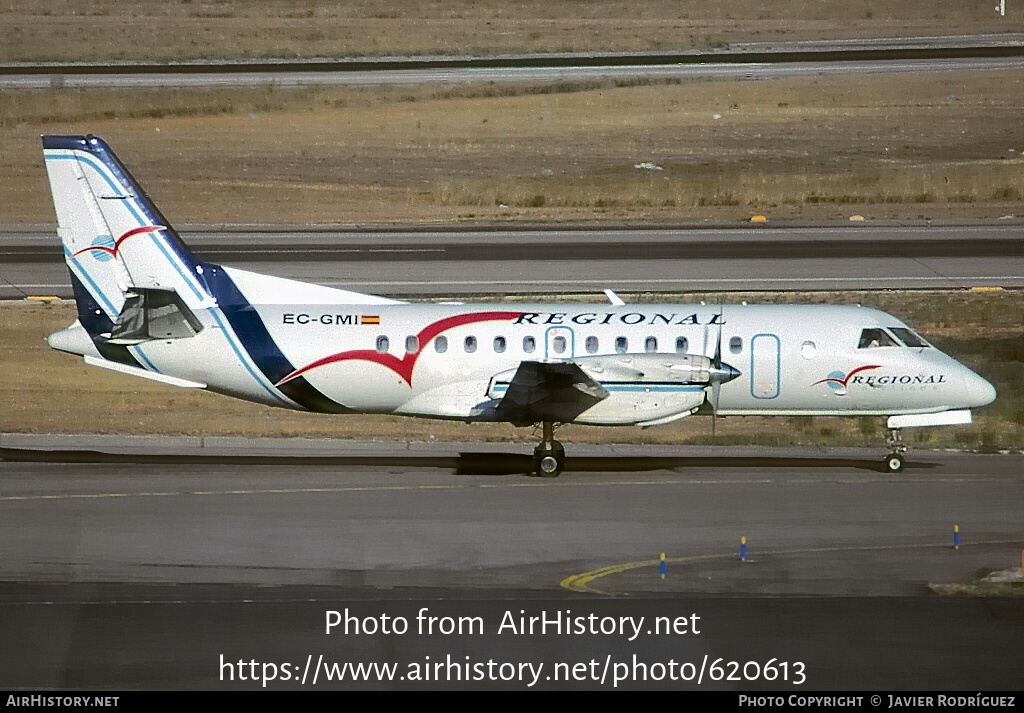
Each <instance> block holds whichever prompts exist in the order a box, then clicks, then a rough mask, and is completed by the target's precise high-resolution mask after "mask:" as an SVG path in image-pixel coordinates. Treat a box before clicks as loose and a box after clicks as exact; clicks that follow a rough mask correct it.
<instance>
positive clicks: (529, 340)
mask: <svg viewBox="0 0 1024 713" xmlns="http://www.w3.org/2000/svg"><path fill="white" fill-rule="evenodd" d="M536 348H537V340H536V339H534V338H533V337H523V351H524V352H526V353H527V354H533V350H534V349H536Z"/></svg>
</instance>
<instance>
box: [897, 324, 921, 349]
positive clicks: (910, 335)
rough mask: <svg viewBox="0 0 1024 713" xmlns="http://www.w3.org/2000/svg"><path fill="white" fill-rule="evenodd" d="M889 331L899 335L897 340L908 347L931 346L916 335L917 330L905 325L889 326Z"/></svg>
mask: <svg viewBox="0 0 1024 713" xmlns="http://www.w3.org/2000/svg"><path fill="white" fill-rule="evenodd" d="M889 331H890V332H892V333H893V334H895V335H896V336H897V337H899V340H900V341H901V342H903V343H904V344H906V345H907V346H908V347H928V346H931V345H930V344H928V342H926V341H925V340H923V339H921V337H919V336H918V334H917V332H915V331H913V330H912V329H907V328H906V327H889Z"/></svg>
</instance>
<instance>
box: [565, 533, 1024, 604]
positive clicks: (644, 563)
mask: <svg viewBox="0 0 1024 713" xmlns="http://www.w3.org/2000/svg"><path fill="white" fill-rule="evenodd" d="M1019 542H1020V540H1019V539H1014V540H983V541H981V542H969V543H966V544H964V543H961V545H960V546H961V547H969V546H980V545H1012V544H1017V543H1019ZM951 547H952V546H951V545H950V543H948V542H943V543H935V542H932V543H927V544H919V545H861V546H851V547H806V548H801V549H793V550H765V551H759V552H756V553H754V554H756V555H757V556H758V557H768V556H779V555H805V554H820V553H826V552H873V551H881V550H923V549H937V548H942V549H950V548H951ZM721 559H737V560H738V559H739V555H738V554H737V553H736V552H727V553H719V554H703V555H691V556H689V557H669V558H667V559H666V560H665V561H666V562H669V563H671V564H684V563H687V562H697V561H701V560H721ZM660 563H661V560H660V558H659V559H649V560H640V561H638V562H623V563H621V564H613V565H608V566H607V567H601V568H600V569H595V570H591V571H589V572H582V573H580V574H573V575H570V576H568V577H566V578H565V579H563V580H562V581H561V582H559V586H560V587H562V588H563V589H568V590H570V591H573V592H583V593H586V594H603V595H605V596H610V597H613V596H615V593H613V592H606V591H604V590H601V589H597V588H596V587H593V586H591V582H593V581H595V580H598V579H602V578H604V577H609V576H611V575H613V574H622V573H623V572H629V571H630V570H634V569H642V568H644V567H657V566H658V565H660Z"/></svg>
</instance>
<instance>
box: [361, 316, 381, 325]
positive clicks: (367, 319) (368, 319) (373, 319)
mask: <svg viewBox="0 0 1024 713" xmlns="http://www.w3.org/2000/svg"><path fill="white" fill-rule="evenodd" d="M359 324H380V315H379V314H364V315H363V316H362V317H360V318H359Z"/></svg>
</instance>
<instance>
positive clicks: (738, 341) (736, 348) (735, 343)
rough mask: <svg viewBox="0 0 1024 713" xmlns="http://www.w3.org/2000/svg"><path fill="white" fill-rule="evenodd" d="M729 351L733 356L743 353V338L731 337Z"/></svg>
mask: <svg viewBox="0 0 1024 713" xmlns="http://www.w3.org/2000/svg"><path fill="white" fill-rule="evenodd" d="M729 351H730V352H732V353H733V354H739V353H740V352H741V351H743V337H731V338H730V339H729Z"/></svg>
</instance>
